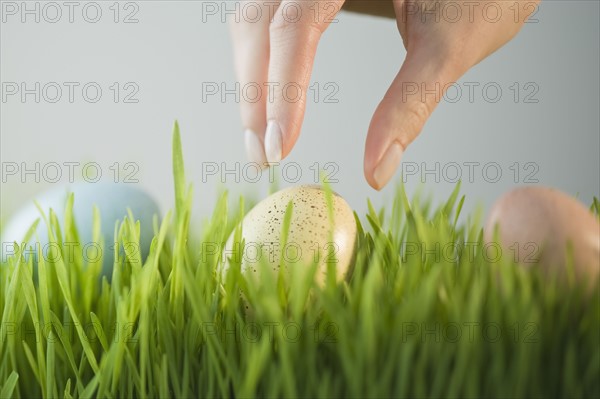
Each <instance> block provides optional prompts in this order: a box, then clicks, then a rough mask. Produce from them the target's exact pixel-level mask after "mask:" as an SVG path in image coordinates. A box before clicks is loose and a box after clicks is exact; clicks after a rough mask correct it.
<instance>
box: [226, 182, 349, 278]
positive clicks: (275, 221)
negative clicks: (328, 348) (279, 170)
mask: <svg viewBox="0 0 600 399" xmlns="http://www.w3.org/2000/svg"><path fill="white" fill-rule="evenodd" d="M331 197H332V198H331V199H332V205H333V206H332V210H333V212H332V213H333V220H331V218H330V216H329V208H328V203H327V194H326V192H325V191H324V190H323V189H322V188H321V187H319V186H316V185H305V186H298V187H290V188H287V189H284V190H281V191H278V192H276V193H274V194H272V195H271V196H269V197H268V198H266V199H264V200H263V201H261V202H259V203H258V204H257V205H256V206H255V207H254V208H253V209H252V210H250V212H248V214H247V215H246V216H245V217H244V219H243V221H242V238H243V239H244V240H245V246H244V248H243V251H237V253H238V254H239V255H241V259H238V260H239V261H240V262H241V269H242V272H251V273H258V274H260V266H259V265H260V264H261V262H265V264H267V265H268V266H269V269H270V270H272V271H273V272H278V271H279V268H280V264H283V265H285V267H286V268H291V267H303V268H306V267H308V266H310V265H314V264H315V263H316V264H317V265H318V266H317V272H316V273H317V274H316V276H315V279H316V281H317V282H318V283H320V284H323V283H324V282H325V280H326V276H327V264H328V262H330V263H331V262H333V263H334V264H335V273H336V280H337V281H341V280H342V279H344V278H345V277H346V276H347V273H348V271H349V269H350V266H351V262H352V260H353V255H354V247H355V242H356V234H357V233H356V231H357V228H356V221H355V219H354V213H353V211H352V209H351V208H350V206H349V205H348V203H347V202H346V201H345V200H344V199H343V198H342V197H340V196H339V195H338V194H336V193H332V194H331ZM290 202H291V203H292V215H291V219H290V225H289V233H288V237H287V241H286V242H285V243H284V242H283V240H282V230H283V223H284V218H285V213H286V209H287V206H288V204H289V203H290ZM234 235H235V230H234V232H233V233H232V234H231V236H230V237H229V239H228V241H227V244H226V246H225V251H224V254H225V255H227V254H229V256H231V254H232V253H234V252H233V249H234ZM240 249H241V248H240ZM282 260H283V262H282ZM228 266H229V265H228V260H227V259H225V262H224V271H226V270H227V269H228ZM287 271H290V270H287Z"/></svg>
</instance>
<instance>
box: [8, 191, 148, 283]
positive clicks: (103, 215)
mask: <svg viewBox="0 0 600 399" xmlns="http://www.w3.org/2000/svg"><path fill="white" fill-rule="evenodd" d="M69 192H72V193H73V194H74V203H73V218H74V220H75V225H76V226H77V229H78V234H79V244H78V245H75V243H68V244H67V248H70V250H71V251H82V252H81V254H82V255H83V257H84V260H90V261H94V260H97V259H100V255H102V261H103V262H102V264H103V270H102V274H103V275H105V276H110V275H111V274H112V267H113V262H114V253H113V250H112V247H114V241H115V238H114V229H115V222H116V221H122V220H123V218H124V217H125V216H127V210H128V209H130V210H131V211H132V213H133V215H134V218H135V219H136V220H139V221H140V243H139V247H137V246H136V245H135V244H134V245H132V246H130V248H128V251H129V252H128V253H129V254H132V253H133V251H140V255H141V258H142V261H143V260H145V258H146V256H147V255H148V253H149V250H150V244H151V242H152V239H153V237H154V231H153V227H152V226H153V217H154V215H157V216H159V215H160V213H159V208H158V205H157V204H156V202H155V201H154V199H152V197H150V196H149V195H148V194H147V193H145V192H144V191H142V190H141V189H139V188H137V187H135V186H134V185H133V184H126V183H113V182H98V183H88V182H77V183H73V184H69V185H61V186H59V187H54V188H52V189H50V190H47V191H44V192H42V193H40V194H38V195H36V196H35V198H32V199H31V200H30V201H27V202H26V203H25V204H24V205H23V206H22V207H21V208H20V209H19V210H18V211H17V212H16V213H15V214H14V215H13V216H12V217H11V218H10V219H9V220H8V222H7V223H6V225H5V226H4V228H3V229H2V232H1V233H0V235H1V241H2V258H3V259H6V258H7V257H8V256H11V255H12V254H14V253H15V248H14V244H13V243H14V242H17V243H18V244H20V245H22V240H23V239H24V237H25V235H26V233H27V231H28V230H29V228H30V227H31V226H32V225H33V223H34V222H35V221H36V219H40V222H39V223H38V225H37V228H36V231H35V233H34V235H33V237H32V238H31V239H30V240H29V242H28V243H27V244H28V248H33V249H34V250H35V249H36V248H39V249H40V250H41V255H42V256H44V259H45V260H52V259H56V256H70V255H69V252H66V253H64V254H62V255H59V254H58V253H57V248H56V246H54V245H51V244H49V238H48V228H47V226H46V224H45V222H44V221H43V219H42V215H41V214H40V211H39V210H38V209H37V207H36V206H35V203H34V200H35V201H37V202H38V203H39V205H40V207H41V208H42V210H43V211H44V213H45V215H46V217H47V216H48V212H49V211H50V209H52V210H53V211H54V212H55V213H56V215H57V218H58V220H59V224H60V227H61V231H62V232H63V233H62V234H63V240H64V224H63V223H64V212H65V205H66V201H67V197H68V194H69ZM94 206H96V207H97V208H98V210H99V211H100V225H101V237H102V239H103V241H104V244H105V247H104V251H101V250H100V243H96V242H93V240H92V233H93V208H94ZM36 235H37V236H38V237H39V242H38V241H36ZM34 243H35V244H36V245H35V246H32V244H34ZM38 243H39V245H37V244H38ZM31 253H34V263H36V260H37V252H33V251H31Z"/></svg>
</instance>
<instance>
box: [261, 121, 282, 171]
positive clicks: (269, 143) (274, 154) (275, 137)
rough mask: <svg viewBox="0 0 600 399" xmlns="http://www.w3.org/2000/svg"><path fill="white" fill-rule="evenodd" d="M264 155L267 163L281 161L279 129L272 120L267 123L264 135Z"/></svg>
mask: <svg viewBox="0 0 600 399" xmlns="http://www.w3.org/2000/svg"><path fill="white" fill-rule="evenodd" d="M265 153H266V156H267V162H269V163H274V162H279V161H281V128H279V124H278V123H277V122H275V121H273V120H271V121H269V122H268V123H267V131H266V133H265Z"/></svg>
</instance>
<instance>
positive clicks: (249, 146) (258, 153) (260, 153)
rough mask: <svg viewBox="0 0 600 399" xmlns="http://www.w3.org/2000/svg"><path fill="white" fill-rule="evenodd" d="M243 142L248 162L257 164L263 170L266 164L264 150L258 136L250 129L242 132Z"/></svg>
mask: <svg viewBox="0 0 600 399" xmlns="http://www.w3.org/2000/svg"><path fill="white" fill-rule="evenodd" d="M244 141H245V142H246V155H247V156H248V160H249V161H250V162H256V163H258V164H259V165H260V166H261V168H264V167H265V166H266V163H267V157H266V156H265V149H264V147H263V144H262V142H261V141H260V139H259V138H258V135H257V134H256V133H254V131H252V130H250V129H246V130H245V131H244Z"/></svg>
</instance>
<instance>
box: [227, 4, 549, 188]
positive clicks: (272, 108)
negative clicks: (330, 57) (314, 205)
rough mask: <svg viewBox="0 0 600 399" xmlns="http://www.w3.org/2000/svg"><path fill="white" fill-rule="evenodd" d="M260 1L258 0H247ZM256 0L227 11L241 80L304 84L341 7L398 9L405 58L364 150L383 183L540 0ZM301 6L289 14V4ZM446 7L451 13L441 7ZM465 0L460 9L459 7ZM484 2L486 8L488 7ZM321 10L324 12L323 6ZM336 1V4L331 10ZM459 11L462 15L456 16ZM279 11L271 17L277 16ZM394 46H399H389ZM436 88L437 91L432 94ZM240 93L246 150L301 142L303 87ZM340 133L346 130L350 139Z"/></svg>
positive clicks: (370, 170)
mask: <svg viewBox="0 0 600 399" xmlns="http://www.w3.org/2000/svg"><path fill="white" fill-rule="evenodd" d="M244 1H253V0H244ZM254 3H255V4H256V5H258V6H260V7H262V8H263V13H262V14H263V17H262V18H260V19H259V20H257V21H256V20H254V21H249V20H248V19H246V18H241V19H239V21H234V20H230V21H232V22H231V33H232V38H233V43H234V59H235V68H236V73H237V76H238V79H239V81H240V84H241V85H242V86H243V85H245V84H248V83H256V84H258V85H260V87H265V83H266V82H277V83H279V86H278V87H284V86H285V85H286V84H288V83H293V84H294V85H297V87H299V88H300V92H301V93H307V91H308V86H309V84H310V77H311V73H312V67H313V63H314V59H315V55H316V51H317V45H318V43H319V40H320V38H321V35H322V33H323V32H324V31H325V30H326V29H327V28H328V27H329V25H330V23H331V17H332V16H333V15H335V13H336V12H337V11H339V10H340V9H342V7H344V9H348V10H351V11H356V12H361V13H366V14H372V15H379V16H388V17H392V16H393V17H395V18H396V21H397V26H398V30H399V32H400V35H401V37H402V42H403V44H404V47H405V48H406V58H405V59H404V62H403V63H402V65H401V67H400V70H399V72H398V74H397V75H396V76H395V77H394V78H393V79H392V83H391V85H390V87H389V89H388V91H387V92H386V93H385V95H384V96H383V99H382V100H381V102H380V103H379V105H378V107H377V109H376V110H375V113H374V115H373V117H372V119H371V123H370V126H369V130H368V132H367V139H366V144H365V155H364V174H365V178H366V180H367V182H368V183H369V184H370V185H371V186H372V187H373V188H375V189H376V190H381V189H382V188H383V187H384V186H385V185H386V184H387V183H388V182H389V181H390V180H391V178H392V177H393V176H394V173H395V172H396V170H397V168H398V166H399V164H400V161H401V158H402V156H403V154H404V152H405V150H406V148H407V147H408V146H409V145H410V143H412V142H413V140H415V138H416V137H417V136H418V135H419V134H420V132H421V130H422V129H423V126H424V125H425V123H426V121H427V120H428V118H429V117H430V115H431V114H432V112H433V111H434V110H435V108H436V106H437V104H438V103H439V102H440V100H441V98H442V97H443V94H444V91H445V89H447V88H448V87H449V86H450V85H451V84H452V82H455V81H457V80H458V79H460V77H461V76H462V75H463V74H464V73H465V72H467V71H468V70H469V69H470V68H471V67H473V66H474V65H476V64H477V63H479V62H480V61H481V60H483V59H485V58H486V57H488V56H489V55H490V54H492V53H493V52H495V51H496V50H498V49H499V48H500V47H502V46H503V45H504V44H506V43H507V42H508V41H510V40H511V39H512V38H513V37H514V36H515V35H516V34H517V33H518V32H519V30H520V29H521V27H522V26H523V24H524V23H525V21H526V20H527V18H528V17H529V15H530V14H531V13H532V12H533V11H535V6H536V5H537V3H538V1H537V0H534V1H529V0H527V1H514V0H510V1H507V0H495V1H489V0H477V1H462V0H418V1H414V0H413V1H410V0H370V1H364V0H361V1H358V0H357V1H352V0H347V1H344V0H320V1H319V0H283V1H277V2H269V1H267V2H260V1H258V2H257V1H254ZM297 7H299V8H300V11H301V12H300V13H299V14H298V15H301V17H300V18H298V19H297V20H296V19H292V18H290V17H289V15H288V16H287V17H286V14H285V13H284V12H283V10H288V9H293V10H296V9H297ZM444 7H446V11H447V12H445V13H442V12H441V10H443V9H444ZM458 10H460V14H458V13H457V11H458ZM484 10H485V12H484ZM317 11H318V12H317ZM332 11H333V13H332ZM457 15H460V16H459V17H458V18H456V17H455V16H457ZM271 16H272V18H271ZM391 50H393V49H391ZM431 90H436V93H435V95H431V94H427V95H425V93H426V92H427V93H430V91H431ZM267 97H268V96H266V95H265V96H261V98H259V99H258V101H253V102H251V101H246V100H244V99H243V101H242V102H241V116H242V124H243V127H244V139H245V143H246V151H247V154H248V157H249V159H250V160H251V161H254V162H258V163H260V164H265V165H266V163H267V162H268V163H274V162H279V161H280V160H281V159H283V158H285V157H286V156H287V155H288V154H289V153H290V151H291V150H292V148H293V147H294V144H295V143H296V140H297V139H298V136H299V134H300V130H301V127H302V122H303V119H304V112H305V108H306V96H302V97H301V98H300V100H299V101H296V102H290V101H286V100H285V98H284V95H283V93H282V91H281V90H274V92H273V96H272V98H269V99H268V101H267ZM343 139H344V138H343V137H340V140H343Z"/></svg>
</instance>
